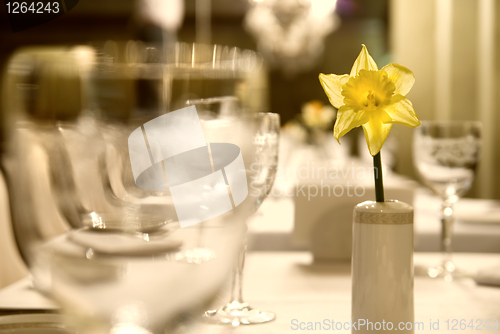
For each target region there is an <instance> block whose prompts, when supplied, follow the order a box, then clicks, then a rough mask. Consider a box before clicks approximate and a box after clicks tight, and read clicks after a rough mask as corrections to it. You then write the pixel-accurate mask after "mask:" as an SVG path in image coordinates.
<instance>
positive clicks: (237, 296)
mask: <svg viewBox="0 0 500 334" xmlns="http://www.w3.org/2000/svg"><path fill="white" fill-rule="evenodd" d="M246 252H247V242H246V240H245V241H244V242H243V244H242V245H241V248H240V252H239V254H238V258H237V260H236V266H235V267H234V272H233V284H232V287H231V300H230V302H238V303H240V304H242V303H244V301H243V268H244V266H245V256H246Z"/></svg>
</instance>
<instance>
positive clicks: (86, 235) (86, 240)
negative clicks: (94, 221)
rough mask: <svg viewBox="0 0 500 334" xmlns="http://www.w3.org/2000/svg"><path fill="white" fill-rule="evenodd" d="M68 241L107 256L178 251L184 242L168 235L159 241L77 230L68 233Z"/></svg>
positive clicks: (120, 234)
mask: <svg viewBox="0 0 500 334" xmlns="http://www.w3.org/2000/svg"><path fill="white" fill-rule="evenodd" d="M68 239H69V240H70V241H72V242H74V243H76V244H78V245H80V246H83V247H87V248H91V249H92V251H93V252H94V253H101V254H106V255H126V256H127V255H128V256H138V255H150V254H157V253H167V252H172V251H177V250H178V249H179V248H180V246H181V244H182V241H180V240H177V239H175V238H172V237H171V236H170V235H168V234H167V235H166V236H164V237H161V238H159V239H153V240H149V241H148V240H145V239H143V238H140V237H137V236H134V235H130V234H126V233H123V232H103V231H93V230H86V229H83V230H77V231H71V232H69V233H68Z"/></svg>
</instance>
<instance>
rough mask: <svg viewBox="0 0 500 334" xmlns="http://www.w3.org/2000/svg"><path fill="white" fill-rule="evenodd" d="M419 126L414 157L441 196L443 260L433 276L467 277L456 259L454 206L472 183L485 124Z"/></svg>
mask: <svg viewBox="0 0 500 334" xmlns="http://www.w3.org/2000/svg"><path fill="white" fill-rule="evenodd" d="M421 123H422V125H421V126H420V127H418V128H416V129H415V133H414V141H413V160H414V165H415V167H416V170H417V172H418V174H419V175H420V178H421V179H422V181H423V182H424V184H425V185H426V186H428V187H429V188H430V189H432V191H433V192H434V193H435V194H436V195H438V196H439V197H441V199H442V201H443V202H442V205H441V252H442V256H443V258H442V263H441V265H440V266H438V267H435V268H429V269H428V271H427V273H428V275H429V276H430V277H444V279H445V280H446V281H451V280H452V279H453V278H458V277H461V276H466V275H467V273H465V272H464V271H461V270H459V269H458V268H457V267H456V266H455V264H454V263H453V261H452V227H453V221H454V217H453V205H454V204H455V203H456V202H457V201H458V200H459V199H460V197H461V196H463V195H464V194H465V193H467V191H468V190H469V189H470V187H471V186H472V183H473V181H474V176H475V173H476V168H477V164H478V162H479V156H480V149H481V123H480V122H473V121H423V122H421Z"/></svg>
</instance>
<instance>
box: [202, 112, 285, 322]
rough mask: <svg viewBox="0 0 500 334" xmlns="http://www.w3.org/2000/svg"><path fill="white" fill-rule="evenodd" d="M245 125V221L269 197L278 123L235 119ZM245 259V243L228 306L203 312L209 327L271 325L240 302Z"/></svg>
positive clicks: (272, 118)
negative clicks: (247, 143)
mask: <svg viewBox="0 0 500 334" xmlns="http://www.w3.org/2000/svg"><path fill="white" fill-rule="evenodd" d="M238 118H239V119H241V120H242V121H243V122H244V123H245V124H248V125H250V128H251V129H254V132H253V133H252V135H251V137H250V138H249V139H250V141H251V144H252V147H251V150H252V151H253V152H254V155H255V157H256V158H255V160H254V161H253V162H252V163H245V167H246V173H247V175H250V178H251V180H252V181H251V183H250V188H251V190H250V193H249V196H248V197H249V198H250V208H249V211H248V212H247V217H246V218H245V220H246V219H247V218H248V217H249V216H250V215H252V214H253V213H255V211H257V209H258V208H259V206H260V205H261V204H262V202H263V201H264V199H265V198H266V196H267V195H268V194H269V193H270V191H271V187H272V185H273V183H274V179H275V176H276V167H277V162H278V137H279V129H280V120H279V115H278V114H273V113H255V114H243V115H239V116H238ZM205 133H207V131H206V132H205ZM245 256H246V241H244V242H243V243H242V245H241V249H240V253H239V256H238V259H237V261H236V264H235V268H234V272H233V280H232V286H231V295H230V299H229V302H228V303H227V304H225V305H223V306H222V307H220V308H219V309H216V310H209V311H207V312H205V316H206V317H207V320H208V321H209V322H212V323H223V324H231V325H233V326H238V325H241V324H242V325H250V324H259V323H265V322H268V321H272V320H274V318H275V315H274V313H272V312H269V311H261V310H259V309H256V308H254V307H252V306H250V305H249V304H248V303H247V302H245V301H244V299H243V268H244V264H245Z"/></svg>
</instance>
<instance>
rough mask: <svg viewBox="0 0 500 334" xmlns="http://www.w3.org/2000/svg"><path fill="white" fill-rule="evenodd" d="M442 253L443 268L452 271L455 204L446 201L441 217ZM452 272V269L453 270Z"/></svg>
mask: <svg viewBox="0 0 500 334" xmlns="http://www.w3.org/2000/svg"><path fill="white" fill-rule="evenodd" d="M441 225H442V226H441V228H442V229H441V253H442V254H443V255H442V256H443V268H444V269H445V270H446V271H450V269H451V267H450V264H452V259H451V252H452V247H451V239H452V227H453V203H452V202H450V201H449V200H444V201H443V204H442V215H441ZM451 270H452V269H451Z"/></svg>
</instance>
